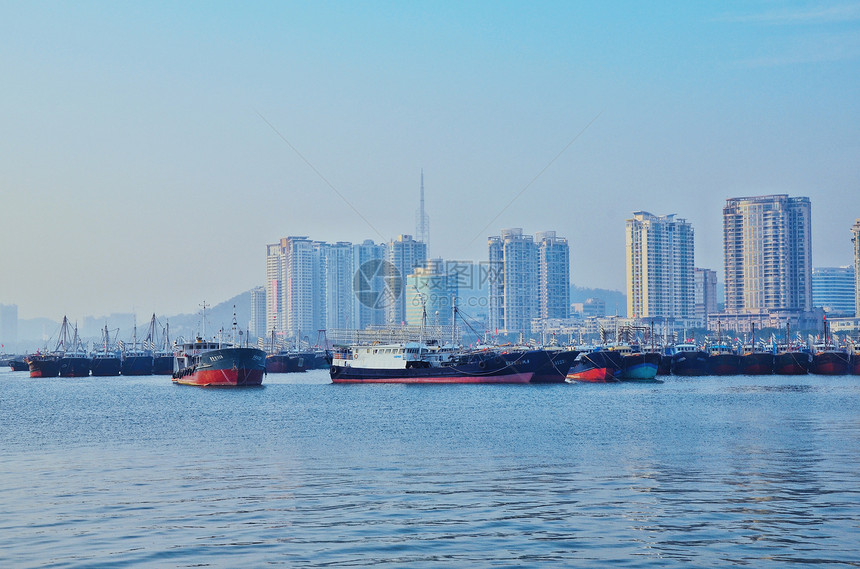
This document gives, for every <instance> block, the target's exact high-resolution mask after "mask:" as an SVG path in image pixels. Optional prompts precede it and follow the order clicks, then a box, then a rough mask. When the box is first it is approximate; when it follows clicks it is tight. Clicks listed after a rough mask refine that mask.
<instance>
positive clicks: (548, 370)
mask: <svg viewBox="0 0 860 569" xmlns="http://www.w3.org/2000/svg"><path fill="white" fill-rule="evenodd" d="M496 351H497V352H498V353H499V354H500V355H501V356H502V357H503V358H504V359H505V361H506V362H508V364H510V365H511V366H512V367H513V368H514V369H516V370H517V371H520V372H523V373H533V375H532V378H531V380H530V383H564V380H565V378H566V377H567V372H568V370H569V369H570V366H571V365H572V364H573V360H574V359H575V358H576V355H577V352H576V351H575V350H574V351H571V350H565V349H561V348H552V349H546V348H541V349H534V348H532V347H528V346H513V347H506V348H503V349H497V350H496Z"/></svg>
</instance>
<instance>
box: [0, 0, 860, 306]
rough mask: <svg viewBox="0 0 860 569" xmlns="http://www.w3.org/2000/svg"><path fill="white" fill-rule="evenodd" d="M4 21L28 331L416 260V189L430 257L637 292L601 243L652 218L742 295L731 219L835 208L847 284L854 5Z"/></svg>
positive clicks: (829, 262)
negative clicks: (781, 202)
mask: <svg viewBox="0 0 860 569" xmlns="http://www.w3.org/2000/svg"><path fill="white" fill-rule="evenodd" d="M3 15H4V17H3V18H0V31H2V33H0V46H2V48H3V49H2V52H3V53H5V54H8V57H7V58H6V59H4V77H5V79H6V81H5V88H4V89H3V91H2V92H0V102H2V104H3V108H5V109H7V112H6V113H3V114H0V127H2V129H3V132H4V137H3V144H4V146H3V152H2V153H0V166H2V168H1V169H2V171H3V173H4V175H3V179H2V180H0V194H2V202H0V203H2V204H3V209H4V213H7V215H6V216H5V218H4V224H3V225H2V227H0V242H2V243H3V244H4V247H3V248H2V249H0V251H2V252H0V261H2V262H3V266H4V267H7V268H8V269H4V271H3V272H2V274H0V303H4V304H15V305H17V306H18V307H19V317H21V318H24V319H30V318H37V317H48V318H53V319H57V320H58V319H60V318H61V317H62V315H63V314H68V315H69V316H70V317H76V316H81V315H83V314H85V313H86V314H95V315H99V314H110V313H126V312H135V313H138V314H139V315H140V316H141V317H143V316H146V315H147V314H148V313H151V312H153V311H155V312H158V313H167V314H169V313H183V312H187V311H188V310H189V309H193V308H194V307H196V306H197V305H198V304H199V303H200V302H201V301H202V300H203V299H226V298H230V297H231V296H232V295H234V294H235V293H236V291H243V290H250V289H251V288H253V287H254V286H257V285H259V284H260V283H259V278H260V277H259V274H260V267H261V265H262V264H263V263H264V262H265V261H264V258H263V254H262V253H261V244H265V243H273V242H274V241H275V240H277V239H279V238H280V237H281V236H283V235H313V236H314V237H315V238H316V239H323V240H325V241H327V242H332V243H336V242H338V241H350V242H361V241H362V240H364V239H373V240H375V241H383V242H387V241H388V240H390V239H392V238H395V237H396V236H397V235H399V234H404V233H407V234H409V233H414V230H413V217H414V214H415V210H416V206H418V189H419V185H420V175H421V171H422V169H423V172H424V187H425V190H426V204H425V205H426V210H425V213H426V215H427V216H428V217H429V218H430V219H431V220H432V246H431V250H430V251H429V254H430V255H431V256H433V257H442V258H456V259H473V260H476V261H477V260H480V259H483V258H484V255H485V247H486V244H485V243H486V242H485V239H486V236H487V235H491V234H492V232H493V231H495V228H499V227H551V228H553V229H555V230H556V231H558V232H559V234H562V235H565V236H566V237H567V239H568V240H569V242H570V247H571V252H572V259H573V260H572V262H571V281H572V282H574V283H577V284H579V285H580V286H586V287H594V288H606V289H613V290H619V291H621V290H624V286H625V274H624V273H625V267H624V261H623V258H624V236H623V233H622V232H621V231H615V230H614V229H612V230H607V228H617V227H622V226H623V223H624V220H625V219H626V218H627V217H628V216H629V212H630V211H637V210H650V211H659V212H663V213H665V214H670V213H676V214H678V215H681V216H683V217H684V218H685V219H687V220H688V221H689V222H690V223H691V224H692V225H693V226H694V227H695V228H696V232H697V251H696V259H695V264H696V266H697V267H706V268H714V269H716V270H718V271H719V272H720V279H721V280H722V277H723V275H722V239H721V233H722V230H721V216H720V214H719V211H720V208H721V207H722V203H723V202H724V200H726V199H728V198H730V197H732V196H756V195H768V194H776V193H785V194H789V195H803V196H809V197H810V199H811V201H812V202H814V204H815V207H814V208H813V211H812V220H811V222H812V227H813V234H812V259H813V264H814V265H815V266H841V265H845V264H849V263H851V262H852V246H851V243H850V242H849V241H848V237H846V236H849V237H850V235H849V232H848V229H847V228H850V227H851V225H852V223H854V220H855V219H856V218H857V217H858V215H860V194H858V192H857V191H856V190H857V188H856V183H857V180H858V179H860V171H859V170H858V169H860V160H858V149H860V128H858V126H860V125H858V118H860V113H858V100H860V97H858V91H860V76H858V74H857V73H855V72H854V70H855V69H856V67H857V63H858V60H860V44H859V43H858V42H857V40H856V38H857V37H858V36H857V32H858V29H860V6H858V4H856V3H843V2H822V3H817V4H815V5H814V6H810V5H809V4H807V3H805V2H785V3H779V4H774V3H772V2H765V1H761V2H747V3H742V4H733V5H699V4H690V3H686V2H669V3H661V4H657V5H651V4H638V3H631V2H621V3H615V4H612V5H587V4H571V3H567V2H545V3H539V4H529V3H521V4H520V3H495V2H475V3H469V4H462V3H459V4H446V3H435V4H422V3H410V4H402V5H390V4H375V3H369V4H361V5H353V4H348V3H341V4H326V3H316V2H315V3H301V2H296V3H289V4H277V3H275V4H252V5H247V6H239V5H233V4H227V3H217V2H215V3H210V4H205V5H201V4H184V5H179V6H172V7H168V6H166V5H155V4H143V5H136V6H128V5H118V4H114V3H108V2H93V3H87V4H52V5H45V4H40V3H15V4H11V5H6V6H4V8H3ZM607 259H608V260H609V261H608V262H607V261H606V260H607ZM224 261H227V262H224ZM15 267H17V270H16V269H15Z"/></svg>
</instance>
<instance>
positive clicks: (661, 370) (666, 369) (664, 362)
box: [657, 354, 672, 375]
mask: <svg viewBox="0 0 860 569" xmlns="http://www.w3.org/2000/svg"><path fill="white" fill-rule="evenodd" d="M671 373H672V356H667V355H665V354H660V363H659V364H658V365H657V375H670V374H671Z"/></svg>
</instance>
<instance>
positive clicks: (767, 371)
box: [740, 324, 776, 375]
mask: <svg viewBox="0 0 860 569" xmlns="http://www.w3.org/2000/svg"><path fill="white" fill-rule="evenodd" d="M775 350H776V348H775V347H774V346H773V345H771V347H770V349H768V348H767V347H765V345H764V344H762V343H760V342H757V341H756V338H755V324H752V335H751V340H750V343H749V344H745V345H744V346H742V347H741V361H740V363H741V374H742V375H771V374H772V373H773V365H774V352H775Z"/></svg>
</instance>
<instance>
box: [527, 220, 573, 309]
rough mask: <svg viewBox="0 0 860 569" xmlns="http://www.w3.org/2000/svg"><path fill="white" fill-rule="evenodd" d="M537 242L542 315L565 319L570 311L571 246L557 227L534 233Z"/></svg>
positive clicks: (539, 307)
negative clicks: (558, 233)
mask: <svg viewBox="0 0 860 569" xmlns="http://www.w3.org/2000/svg"><path fill="white" fill-rule="evenodd" d="M535 242H536V243H537V246H538V292H539V295H540V305H539V306H538V316H539V317H540V318H553V319H566V318H567V317H568V316H569V314H570V247H569V246H568V244H567V239H565V238H564V237H557V236H556V234H555V231H544V232H539V233H535Z"/></svg>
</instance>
